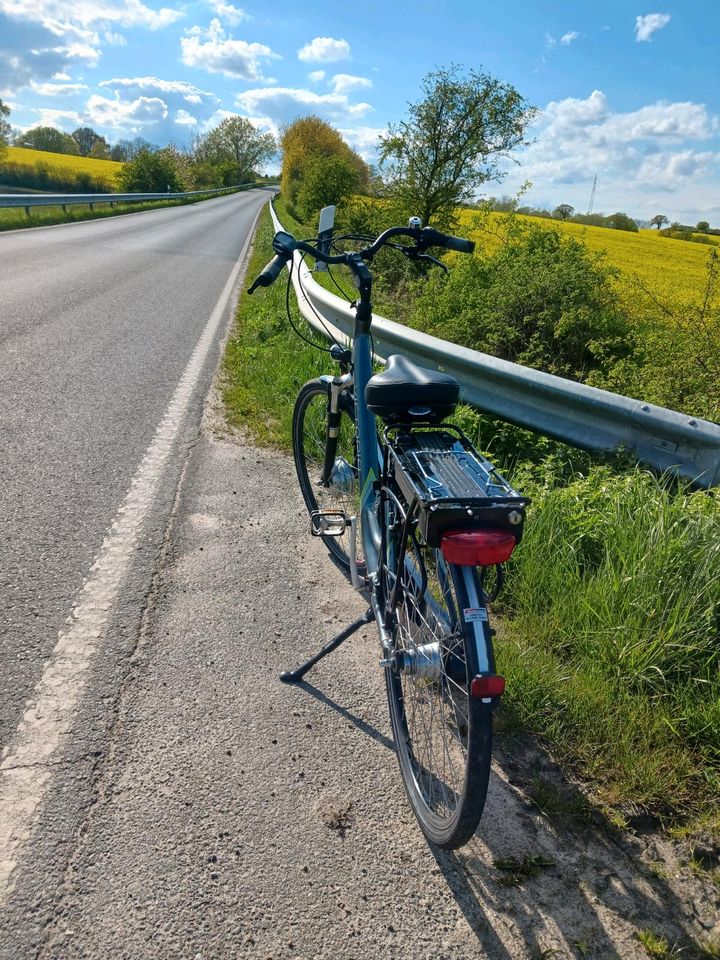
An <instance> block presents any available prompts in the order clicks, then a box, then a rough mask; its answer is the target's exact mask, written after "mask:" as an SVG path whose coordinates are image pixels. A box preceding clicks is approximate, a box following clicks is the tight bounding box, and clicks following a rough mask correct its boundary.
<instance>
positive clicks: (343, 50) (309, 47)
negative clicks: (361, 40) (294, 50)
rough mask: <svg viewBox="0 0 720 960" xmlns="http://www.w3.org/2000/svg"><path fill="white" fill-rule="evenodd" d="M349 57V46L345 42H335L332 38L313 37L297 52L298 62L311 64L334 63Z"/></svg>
mask: <svg viewBox="0 0 720 960" xmlns="http://www.w3.org/2000/svg"><path fill="white" fill-rule="evenodd" d="M349 57H350V44H349V43H348V42H347V40H335V39H334V38H333V37H315V39H314V40H311V41H310V43H306V44H305V46H304V47H301V48H300V49H299V50H298V60H304V61H306V62H311V63H335V62H336V61H338V60H347V59H349Z"/></svg>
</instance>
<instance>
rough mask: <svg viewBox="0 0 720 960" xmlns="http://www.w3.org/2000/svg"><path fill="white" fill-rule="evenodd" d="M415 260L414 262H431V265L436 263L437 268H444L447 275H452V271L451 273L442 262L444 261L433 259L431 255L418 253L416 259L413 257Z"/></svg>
mask: <svg viewBox="0 0 720 960" xmlns="http://www.w3.org/2000/svg"><path fill="white" fill-rule="evenodd" d="M413 259H414V260H429V261H430V263H434V264H435V266H436V267H442V269H443V270H444V271H445V273H450V271H449V270H448V268H447V267H446V266H445V264H444V263H443V262H442V260H438V259H437V257H432V256H430V254H429V253H418V254H417V255H416V256H415V257H413Z"/></svg>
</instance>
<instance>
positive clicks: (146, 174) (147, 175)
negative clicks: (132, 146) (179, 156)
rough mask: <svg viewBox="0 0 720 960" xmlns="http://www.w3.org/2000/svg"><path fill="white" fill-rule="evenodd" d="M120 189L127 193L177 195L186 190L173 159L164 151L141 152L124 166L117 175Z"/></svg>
mask: <svg viewBox="0 0 720 960" xmlns="http://www.w3.org/2000/svg"><path fill="white" fill-rule="evenodd" d="M117 181H118V185H119V186H120V189H121V190H122V191H124V192H126V193H165V191H167V192H169V193H175V192H178V191H181V190H183V189H184V185H183V183H182V181H181V180H180V177H179V175H178V171H177V167H176V165H175V162H174V161H173V158H172V157H171V156H170V155H169V154H168V153H165V152H163V151H160V152H158V153H151V152H150V151H149V150H147V149H142V150H139V151H138V153H137V154H136V155H135V156H134V157H133V159H132V160H128V162H127V163H125V164H123V167H122V169H121V170H120V172H119V173H118V175H117Z"/></svg>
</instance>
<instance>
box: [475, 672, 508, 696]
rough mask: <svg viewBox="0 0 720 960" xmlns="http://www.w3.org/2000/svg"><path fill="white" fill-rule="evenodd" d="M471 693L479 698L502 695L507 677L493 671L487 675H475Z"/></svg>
mask: <svg viewBox="0 0 720 960" xmlns="http://www.w3.org/2000/svg"><path fill="white" fill-rule="evenodd" d="M470 693H471V694H472V696H473V697H477V699H478V700H482V699H485V698H487V697H501V696H502V695H503V693H505V677H500V676H498V675H497V674H496V673H492V674H490V675H489V676H487V677H473V679H472V682H471V683H470Z"/></svg>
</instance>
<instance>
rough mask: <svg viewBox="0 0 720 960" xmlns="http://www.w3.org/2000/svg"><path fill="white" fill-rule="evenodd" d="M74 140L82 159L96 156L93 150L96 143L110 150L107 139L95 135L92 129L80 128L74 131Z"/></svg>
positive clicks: (97, 134)
mask: <svg viewBox="0 0 720 960" xmlns="http://www.w3.org/2000/svg"><path fill="white" fill-rule="evenodd" d="M72 138H73V140H74V141H75V143H77V145H78V150H79V151H80V156H81V157H90V156H94V155H95V154H93V152H92V150H93V147H94V146H95V144H96V143H102V144H103V145H104V147H105V149H106V150H109V147H108V142H107V140H106V139H105V137H101V136H100V134H99V133H95V131H94V130H93V129H92V127H78V128H77V130H73V132H72Z"/></svg>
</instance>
